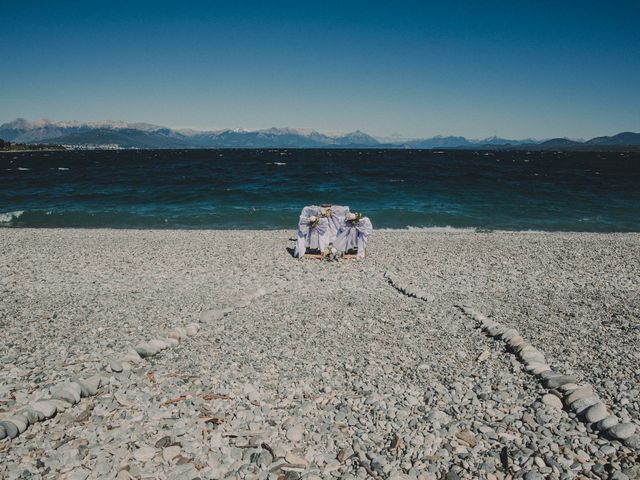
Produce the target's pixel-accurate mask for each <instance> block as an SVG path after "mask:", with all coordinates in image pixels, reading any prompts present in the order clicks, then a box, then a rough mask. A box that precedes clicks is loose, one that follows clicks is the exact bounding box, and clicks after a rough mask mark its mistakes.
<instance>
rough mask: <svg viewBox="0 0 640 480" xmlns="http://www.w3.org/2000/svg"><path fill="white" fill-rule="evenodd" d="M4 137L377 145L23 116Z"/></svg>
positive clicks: (305, 135)
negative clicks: (36, 118) (30, 120)
mask: <svg viewBox="0 0 640 480" xmlns="http://www.w3.org/2000/svg"><path fill="white" fill-rule="evenodd" d="M0 138H2V139H4V140H8V141H11V142H19V143H38V142H41V143H47V142H48V143H58V144H72V145H87V144H90V145H96V144H117V145H120V146H122V147H124V148H220V147H231V148H234V147H235V148H265V147H274V148H277V147H280V148H282V147H286V148H320V147H332V146H345V147H352V146H370V145H377V144H378V143H379V142H378V141H377V140H376V139H375V138H373V137H371V136H369V135H367V134H365V133H363V132H361V131H356V132H352V133H347V134H341V135H335V136H332V135H325V134H323V133H320V132H317V131H315V130H311V129H303V128H268V129H263V130H247V129H243V128H234V129H225V130H217V131H209V132H207V131H198V130H193V129H176V130H174V129H171V128H167V127H161V126H158V125H152V124H148V123H128V122H119V121H112V120H104V121H99V122H78V121H63V122H58V121H56V122H54V121H50V120H35V121H33V122H29V121H27V120H25V119H22V118H19V119H16V120H14V121H12V122H8V123H5V124H3V125H0Z"/></svg>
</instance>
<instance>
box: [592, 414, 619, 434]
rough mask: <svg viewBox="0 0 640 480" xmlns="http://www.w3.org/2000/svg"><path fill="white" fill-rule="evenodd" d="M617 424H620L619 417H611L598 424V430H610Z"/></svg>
mask: <svg viewBox="0 0 640 480" xmlns="http://www.w3.org/2000/svg"><path fill="white" fill-rule="evenodd" d="M617 424H618V417H616V416H615V415H609V416H608V417H607V418H605V419H603V420H600V421H599V422H598V423H597V424H596V428H597V429H598V430H600V431H602V432H603V431H605V430H609V429H610V428H611V427H613V426H614V425H617Z"/></svg>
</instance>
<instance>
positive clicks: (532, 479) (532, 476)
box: [522, 470, 544, 480]
mask: <svg viewBox="0 0 640 480" xmlns="http://www.w3.org/2000/svg"><path fill="white" fill-rule="evenodd" d="M522 478H523V479H524V480H544V475H542V474H541V473H540V472H536V471H534V470H530V471H528V472H527V473H525V474H524V477H522Z"/></svg>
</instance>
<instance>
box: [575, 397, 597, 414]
mask: <svg viewBox="0 0 640 480" xmlns="http://www.w3.org/2000/svg"><path fill="white" fill-rule="evenodd" d="M598 402H600V399H599V398H598V396H597V395H592V396H590V397H586V398H581V399H579V400H576V401H575V402H573V403H572V404H571V410H573V411H574V412H576V413H577V414H581V413H582V412H584V411H585V410H586V409H587V408H589V407H590V406H591V405H595V404H596V403H598Z"/></svg>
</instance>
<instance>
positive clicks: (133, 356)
mask: <svg viewBox="0 0 640 480" xmlns="http://www.w3.org/2000/svg"><path fill="white" fill-rule="evenodd" d="M122 361H124V362H133V363H141V362H144V360H143V358H142V357H141V356H140V355H138V352H136V351H135V349H133V348H130V349H129V350H128V351H127V353H126V354H125V355H124V356H123V357H122Z"/></svg>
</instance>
